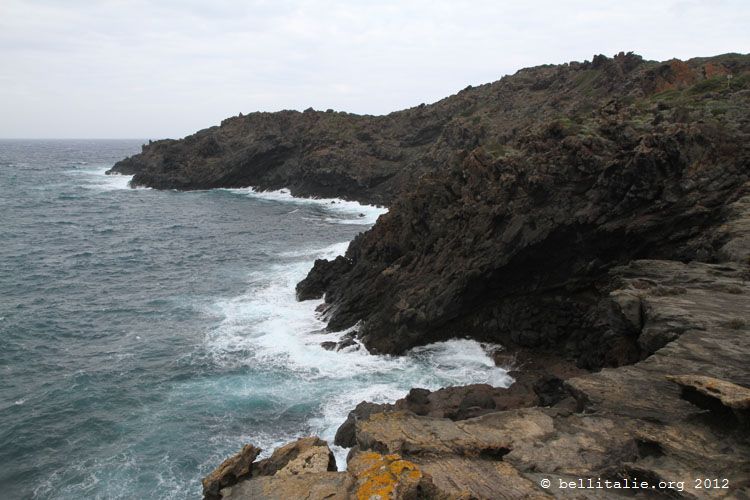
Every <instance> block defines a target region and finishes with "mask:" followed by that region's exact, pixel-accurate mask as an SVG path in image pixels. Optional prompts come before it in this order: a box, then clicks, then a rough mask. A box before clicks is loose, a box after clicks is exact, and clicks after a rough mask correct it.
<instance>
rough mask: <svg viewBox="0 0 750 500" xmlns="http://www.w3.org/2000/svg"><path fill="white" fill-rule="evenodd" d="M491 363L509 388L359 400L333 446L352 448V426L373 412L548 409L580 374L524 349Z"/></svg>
mask: <svg viewBox="0 0 750 500" xmlns="http://www.w3.org/2000/svg"><path fill="white" fill-rule="evenodd" d="M496 362H497V363H498V364H499V365H501V366H504V367H505V368H507V369H508V370H509V372H508V374H509V375H510V376H512V377H513V378H514V381H513V384H512V385H511V386H510V387H507V388H505V387H492V386H491V385H488V384H473V385H466V386H456V387H446V388H443V389H439V390H437V391H429V390H427V389H419V388H414V389H412V390H411V391H409V393H408V394H407V395H406V397H404V398H402V399H399V400H397V401H396V402H395V403H393V404H388V403H382V404H375V403H369V402H367V401H363V402H361V403H360V404H358V405H357V407H356V408H354V409H353V410H352V411H351V412H349V415H348V417H347V419H346V421H345V422H344V423H343V424H341V426H340V427H339V429H338V430H337V432H336V437H335V441H334V443H335V444H337V445H338V446H343V447H345V448H350V447H352V446H354V445H355V444H356V438H355V428H356V423H357V422H358V421H361V420H367V419H368V418H369V417H370V415H373V414H376V413H386V412H393V411H408V412H410V413H413V414H415V415H419V416H429V417H435V418H447V419H450V420H466V419H469V418H474V417H478V416H481V415H486V414H488V413H494V412H497V411H501V410H508V409H514V408H527V407H532V406H550V405H553V404H555V403H557V402H558V401H560V400H561V399H563V398H564V397H565V396H566V394H565V391H564V390H563V381H564V380H565V379H567V378H570V377H572V376H575V375H580V374H581V373H585V371H584V370H581V369H578V368H576V367H575V366H574V365H572V364H571V363H570V362H567V361H565V360H563V359H561V358H560V357H559V356H550V355H545V354H543V353H534V352H532V351H528V350H519V351H516V352H512V353H511V352H506V351H503V352H500V353H497V354H496Z"/></svg>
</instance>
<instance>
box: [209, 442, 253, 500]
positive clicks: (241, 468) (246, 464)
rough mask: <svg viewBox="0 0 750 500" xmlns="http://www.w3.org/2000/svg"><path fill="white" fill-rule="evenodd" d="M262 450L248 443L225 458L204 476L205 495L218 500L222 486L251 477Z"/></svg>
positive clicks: (210, 499)
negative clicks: (237, 451)
mask: <svg viewBox="0 0 750 500" xmlns="http://www.w3.org/2000/svg"><path fill="white" fill-rule="evenodd" d="M260 452H261V449H260V448H256V447H255V446H253V445H251V444H246V445H245V446H243V447H242V450H240V451H239V453H237V454H236V455H234V456H231V457H229V458H227V459H226V460H224V461H223V462H222V463H221V465H219V466H218V467H217V468H216V469H214V470H213V471H212V472H211V473H210V474H209V475H207V476H206V477H204V478H203V481H202V483H203V497H204V498H205V499H207V500H218V499H220V498H221V495H220V494H219V491H220V490H221V489H222V488H226V487H227V486H231V485H233V484H236V483H237V482H239V481H241V480H243V479H245V478H248V477H250V475H251V473H252V472H253V461H254V460H255V459H256V457H257V456H258V454H259V453H260Z"/></svg>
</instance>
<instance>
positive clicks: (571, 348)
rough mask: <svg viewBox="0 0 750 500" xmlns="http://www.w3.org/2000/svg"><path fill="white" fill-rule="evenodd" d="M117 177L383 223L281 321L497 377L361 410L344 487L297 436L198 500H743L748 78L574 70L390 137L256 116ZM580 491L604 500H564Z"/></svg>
mask: <svg viewBox="0 0 750 500" xmlns="http://www.w3.org/2000/svg"><path fill="white" fill-rule="evenodd" d="M113 171H114V172H120V173H127V174H134V178H133V184H135V185H147V186H152V187H157V188H175V189H203V188H212V187H239V186H254V187H256V188H258V189H278V188H282V187H285V188H289V189H291V191H292V194H295V195H301V196H337V197H343V198H347V199H352V200H358V201H362V202H366V203H378V204H386V205H388V207H389V212H388V213H387V214H385V215H383V216H381V217H380V219H379V220H378V222H377V223H376V224H375V225H374V226H373V227H372V228H371V229H370V230H369V231H366V232H364V233H362V234H360V235H359V236H358V237H357V238H356V239H355V240H354V241H353V242H352V243H351V244H350V246H349V248H348V250H347V252H346V255H345V256H341V257H339V258H337V259H335V260H332V261H326V260H319V261H316V263H315V265H314V267H313V269H312V270H311V271H310V273H309V275H308V276H307V278H306V279H305V280H303V281H302V282H300V284H299V285H298V287H297V292H298V298H299V299H300V300H307V299H320V298H324V301H325V302H324V305H323V306H322V308H321V314H323V315H324V317H325V318H326V319H327V321H328V327H329V329H331V330H334V331H339V330H345V329H347V330H349V332H350V334H349V336H348V337H347V338H346V342H347V343H353V342H359V343H361V344H363V345H364V346H365V347H366V348H367V349H368V350H370V351H371V352H377V353H387V354H403V353H405V352H407V351H408V350H409V349H410V348H412V347H415V346H418V345H423V344H426V343H429V342H434V341H438V340H445V339H448V338H455V337H471V338H475V339H478V340H481V341H489V342H492V343H498V344H501V345H503V346H504V347H505V348H506V350H505V352H503V353H499V354H498V356H497V362H498V364H501V365H503V366H507V367H508V368H510V369H513V370H515V371H514V372H513V375H514V377H515V379H516V381H517V382H516V383H515V384H514V385H512V386H511V387H510V388H508V389H502V388H494V387H490V386H486V385H477V386H468V387H462V388H444V389H441V390H439V391H434V392H429V391H426V390H423V389H419V388H415V389H413V390H412V391H411V392H410V393H409V394H408V395H405V397H404V398H403V399H402V400H399V401H396V402H394V403H393V404H387V405H375V404H372V403H368V402H362V403H361V404H360V405H358V406H357V407H356V408H353V409H352V413H351V414H350V416H349V418H348V419H347V421H346V422H343V423H342V427H341V428H340V429H339V432H338V434H337V436H336V444H339V445H341V446H345V447H348V448H351V452H350V454H349V459H348V464H347V470H346V471H336V470H333V468H331V467H330V466H329V465H330V463H329V462H327V461H326V459H325V457H328V456H329V451H328V448H327V444H326V443H324V442H319V441H317V440H316V438H308V439H309V440H310V441H309V442H308V441H305V442H304V443H300V442H298V443H292V444H290V445H287V446H288V447H289V448H287V447H284V448H282V449H281V450H282V451H279V450H277V452H278V455H277V453H274V455H272V456H271V457H270V458H269V459H265V461H257V462H256V461H255V458H256V456H257V451H258V450H257V449H255V448H253V447H252V446H251V447H250V448H247V447H246V448H244V449H243V451H242V452H241V453H240V454H238V455H237V456H236V457H233V458H232V459H229V460H228V461H227V462H225V464H222V466H221V467H220V468H219V469H217V471H215V472H214V473H213V474H212V475H211V476H209V477H208V478H207V479H206V481H204V486H205V491H206V496H207V497H211V498H216V497H221V498H292V497H296V496H297V495H300V496H301V497H304V498H367V499H377V498H380V499H385V498H493V499H494V498H547V497H550V496H554V497H566V496H568V497H571V498H602V497H613V496H620V495H630V496H651V495H654V494H657V495H664V496H670V497H674V496H678V497H679V496H682V497H688V498H692V497H698V498H702V497H713V498H716V497H727V498H743V497H746V496H747V495H749V494H750V414H749V413H748V412H750V389H748V387H750V338H749V337H748V335H749V334H750V284H749V280H750V56H748V55H739V54H727V55H723V56H716V57H712V58H695V59H691V60H688V61H680V60H671V61H666V62H654V61H645V60H643V59H642V58H641V57H639V56H637V55H634V54H631V53H628V54H624V53H620V54H618V55H616V56H615V57H613V58H608V57H605V56H595V57H594V58H593V59H592V61H585V62H582V63H577V62H575V63H568V64H562V65H557V66H554V65H547V66H540V67H536V68H530V69H525V70H521V71H519V72H518V73H516V74H515V75H512V76H508V77H505V78H503V79H501V80H499V81H497V82H494V83H491V84H486V85H481V86H478V87H469V88H466V89H464V90H462V91H461V92H459V93H458V94H456V95H454V96H451V97H448V98H446V99H443V100H442V101H439V102H437V103H434V104H430V105H420V106H417V107H415V108H411V109H408V110H404V111H399V112H395V113H391V114H389V115H386V116H358V115H351V114H347V113H338V112H333V111H328V112H321V111H314V110H308V111H305V112H302V113H300V112H294V111H284V112H279V113H253V114H250V115H247V116H238V117H234V118H230V119H228V120H225V121H224V122H223V123H222V124H221V126H219V127H213V128H211V129H206V130H203V131H200V132H198V133H196V134H195V135H193V136H190V137H187V138H185V139H183V140H180V141H157V142H154V143H151V144H149V145H146V146H144V149H143V152H142V153H141V154H139V155H136V156H133V157H131V158H128V159H125V160H123V161H121V162H120V163H118V164H116V165H115V167H114V168H113ZM332 347H333V348H335V347H336V346H335V345H334V346H332ZM310 449H314V450H313V451H310ZM290 450H291V451H290ZM274 457H275V458H274ZM300 457H302V458H300ZM269 460H270V461H271V462H270V463H276V464H279V465H278V466H274V467H270V466H269V465H268V463H269V462H268V461H269ZM290 464H291V465H290ZM579 480H580V481H589V480H591V481H593V482H594V484H598V483H596V482H597V481H610V482H617V483H618V484H620V487H619V490H620V491H618V490H617V489H616V488H607V489H604V488H598V489H597V488H596V487H594V488H591V489H587V488H581V487H579V488H575V489H574V488H572V487H570V488H569V487H567V486H566V487H562V486H561V485H570V484H578V483H577V481H579ZM697 480H701V481H704V482H702V483H701V482H697ZM705 480H709V481H708V482H705ZM547 481H549V483H547ZM634 482H637V483H638V484H641V483H645V484H647V485H648V486H647V487H643V488H642V489H640V490H639V489H637V488H633V487H632V486H631V487H629V488H625V489H623V488H622V485H623V484H625V485H627V484H631V485H632V484H633V483H634ZM670 482H672V483H673V484H671V485H670V484H669V483H670ZM709 483H710V486H708V487H707V486H706V484H709ZM581 484H583V483H581ZM587 484H588V483H587ZM678 484H679V485H681V486H680V487H678ZM545 485H548V486H545ZM725 485H726V488H724V486H725Z"/></svg>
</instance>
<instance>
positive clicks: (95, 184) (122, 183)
mask: <svg viewBox="0 0 750 500" xmlns="http://www.w3.org/2000/svg"><path fill="white" fill-rule="evenodd" d="M107 170H109V167H101V166H99V167H95V168H82V169H77V170H69V171H68V172H66V173H68V174H71V175H77V176H80V178H81V180H82V181H83V183H82V184H81V187H83V188H84V189H94V190H97V191H119V190H124V189H127V190H130V189H131V187H130V181H131V180H132V179H133V176H132V175H122V174H119V173H116V172H113V173H112V174H109V175H107V174H106V173H105V172H107ZM137 189H150V188H146V187H140V186H139V187H138V188H137Z"/></svg>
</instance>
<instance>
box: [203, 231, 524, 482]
mask: <svg viewBox="0 0 750 500" xmlns="http://www.w3.org/2000/svg"><path fill="white" fill-rule="evenodd" d="M346 245H347V243H339V244H336V245H331V246H329V247H326V248H322V249H317V250H303V251H295V252H288V253H286V254H283V255H282V257H285V258H289V259H293V260H292V261H291V262H289V263H286V264H278V265H274V266H271V267H269V268H268V269H267V270H265V271H264V272H262V273H253V274H251V275H250V276H249V289H248V291H247V293H245V294H243V295H240V296H238V297H233V298H231V299H224V300H220V301H217V302H216V303H215V304H214V305H213V307H212V308H211V313H212V314H215V315H218V316H219V317H220V318H221V321H220V324H219V325H218V326H217V327H216V328H215V329H214V330H213V331H211V332H209V333H208V335H207V336H206V339H205V347H206V350H207V352H208V353H209V355H210V356H212V357H213V359H214V361H215V362H217V363H219V364H222V365H224V366H227V367H237V366H248V367H263V368H264V369H271V370H276V371H279V372H283V373H285V376H287V377H289V378H290V379H291V380H289V381H288V383H285V384H284V387H277V388H271V389H269V390H272V391H277V392H274V396H275V397H279V398H289V399H290V404H294V402H295V398H299V397H301V396H300V394H299V393H298V391H296V390H295V389H296V387H295V386H298V387H310V384H311V383H313V384H314V388H315V389H314V390H315V391H316V392H315V395H314V397H316V398H319V399H320V401H319V403H320V409H319V413H318V415H317V416H315V417H314V418H312V419H310V420H309V422H308V425H309V432H310V433H311V434H316V435H319V436H321V437H322V438H324V439H326V440H328V441H329V442H332V441H333V437H334V435H335V432H336V429H337V428H338V426H339V425H340V424H341V423H342V422H343V421H344V420H345V418H346V416H347V414H348V412H349V411H350V410H352V409H353V408H354V407H355V406H356V405H357V404H358V403H359V402H361V401H371V402H375V403H385V402H393V401H395V400H396V399H399V398H401V397H404V395H405V394H406V393H407V392H408V391H409V389H411V388H412V387H423V388H426V389H430V390H436V389H439V388H441V387H447V386H451V385H465V384H474V383H488V384H491V385H494V386H501V387H507V386H508V385H510V383H511V382H512V378H511V377H510V376H508V374H507V372H506V370H504V369H503V368H500V367H497V366H495V364H494V362H493V360H492V359H491V357H490V354H489V350H492V349H494V348H497V347H498V346H484V347H483V346H482V345H481V344H479V343H478V342H476V341H473V340H466V339H454V340H449V341H445V342H439V343H435V344H431V345H428V346H424V347H419V348H415V349H413V350H412V351H411V352H410V353H409V355H407V356H400V357H392V356H378V355H371V354H369V353H368V352H367V351H366V350H365V349H364V348H361V349H359V350H354V349H348V350H342V351H338V352H335V351H327V350H325V349H323V348H322V347H321V346H320V343H321V342H324V341H337V340H339V339H340V338H341V337H342V335H344V334H345V332H337V333H332V332H326V331H325V326H326V324H325V321H323V320H322V319H321V318H320V317H319V316H318V315H317V314H316V312H315V308H316V307H317V306H318V305H319V304H320V303H321V302H322V301H319V300H309V301H304V302H298V301H297V300H296V298H295V290H294V287H295V285H296V283H297V282H298V281H300V280H301V279H303V278H304V277H305V275H306V273H307V271H308V270H309V269H310V266H311V260H312V259H313V258H315V257H318V258H319V257H326V258H329V259H330V258H332V257H333V256H335V255H337V254H340V253H342V252H343V251H344V250H345V248H346ZM295 381H296V382H295ZM290 387H292V388H295V389H292V393H291V394H288V393H285V391H286V392H289V388H290ZM232 390H236V391H247V395H249V394H257V391H258V390H259V389H258V388H257V387H254V386H252V384H250V385H246V386H244V387H242V388H235V389H232ZM300 390H301V389H300ZM305 396H307V397H313V396H311V395H305ZM285 438H286V439H289V436H286V437H285ZM264 440H265V441H273V442H276V441H277V439H275V438H274V437H265V438H264ZM249 441H250V442H253V439H250V440H249ZM257 441H258V439H257V437H256V438H255V442H257ZM280 441H283V439H280ZM334 451H335V454H336V456H337V459H338V462H339V467H340V468H343V467H345V465H346V464H345V456H346V450H344V449H340V448H336V449H335V450H334Z"/></svg>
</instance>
